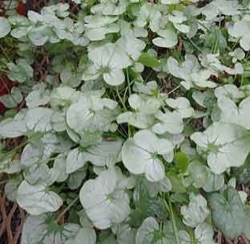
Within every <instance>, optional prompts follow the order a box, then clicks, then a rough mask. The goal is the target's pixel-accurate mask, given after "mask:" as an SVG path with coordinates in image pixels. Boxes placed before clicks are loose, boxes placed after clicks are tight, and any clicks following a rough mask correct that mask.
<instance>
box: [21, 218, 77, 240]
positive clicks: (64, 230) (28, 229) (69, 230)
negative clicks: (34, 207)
mask: <svg viewBox="0 0 250 244" xmlns="http://www.w3.org/2000/svg"><path fill="white" fill-rule="evenodd" d="M79 229H80V226H79V225H77V224H71V223H67V224H65V225H64V226H61V225H58V224H57V223H56V222H55V220H54V219H53V218H52V217H51V216H50V215H45V214H43V215H39V216H28V217H27V218H26V221H25V223H24V226H23V230H22V238H21V244H38V243H41V244H64V243H65V242H66V240H68V239H71V238H73V237H74V236H75V235H76V233H77V231H79Z"/></svg>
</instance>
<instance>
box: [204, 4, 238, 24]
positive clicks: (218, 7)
mask: <svg viewBox="0 0 250 244" xmlns="http://www.w3.org/2000/svg"><path fill="white" fill-rule="evenodd" d="M201 12H202V14H204V15H205V16H206V20H209V21H211V20H213V19H215V18H216V16H217V15H219V14H224V15H237V14H238V1H235V0H233V1H228V0H215V1H212V2H211V3H209V4H207V5H205V7H203V8H202V10H201Z"/></svg>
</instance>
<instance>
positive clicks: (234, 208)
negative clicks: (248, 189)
mask: <svg viewBox="0 0 250 244" xmlns="http://www.w3.org/2000/svg"><path fill="white" fill-rule="evenodd" d="M209 205H210V207H211V209H212V218H213V221H214V224H215V225H216V226H217V227H218V228H219V230H221V231H222V232H223V233H224V234H225V235H226V236H227V237H229V238H235V237H237V236H238V235H239V234H241V233H242V232H243V230H244V229H243V228H244V221H243V220H244V217H245V213H244V207H243V204H242V201H241V199H240V196H239V194H238V192H237V190H235V189H234V188H232V187H229V188H228V189H227V190H225V191H224V192H222V193H213V194H212V195H211V196H210V198H209Z"/></svg>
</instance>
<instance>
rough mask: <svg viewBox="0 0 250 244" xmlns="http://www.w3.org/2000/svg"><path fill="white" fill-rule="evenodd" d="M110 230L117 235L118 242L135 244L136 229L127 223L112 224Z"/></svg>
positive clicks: (120, 243)
mask: <svg viewBox="0 0 250 244" xmlns="http://www.w3.org/2000/svg"><path fill="white" fill-rule="evenodd" d="M112 232H113V233H114V234H115V235H116V236H117V242H118V243H119V244H128V243H130V244H135V236H136V229H133V228H132V227H130V226H129V225H128V224H119V225H114V226H113V227H112Z"/></svg>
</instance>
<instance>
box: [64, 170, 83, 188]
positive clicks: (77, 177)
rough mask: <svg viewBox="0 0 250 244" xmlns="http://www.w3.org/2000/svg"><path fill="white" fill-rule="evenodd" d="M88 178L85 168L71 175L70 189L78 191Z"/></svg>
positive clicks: (68, 182) (69, 178) (68, 183)
mask: <svg viewBox="0 0 250 244" xmlns="http://www.w3.org/2000/svg"><path fill="white" fill-rule="evenodd" d="M86 176H87V172H86V168H85V167H84V168H82V169H79V170H77V171H76V172H74V173H72V174H70V175H69V177H68V180H67V185H68V187H69V189H71V190H76V189H77V188H79V187H80V186H81V185H82V182H83V180H84V179H85V177H86Z"/></svg>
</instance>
